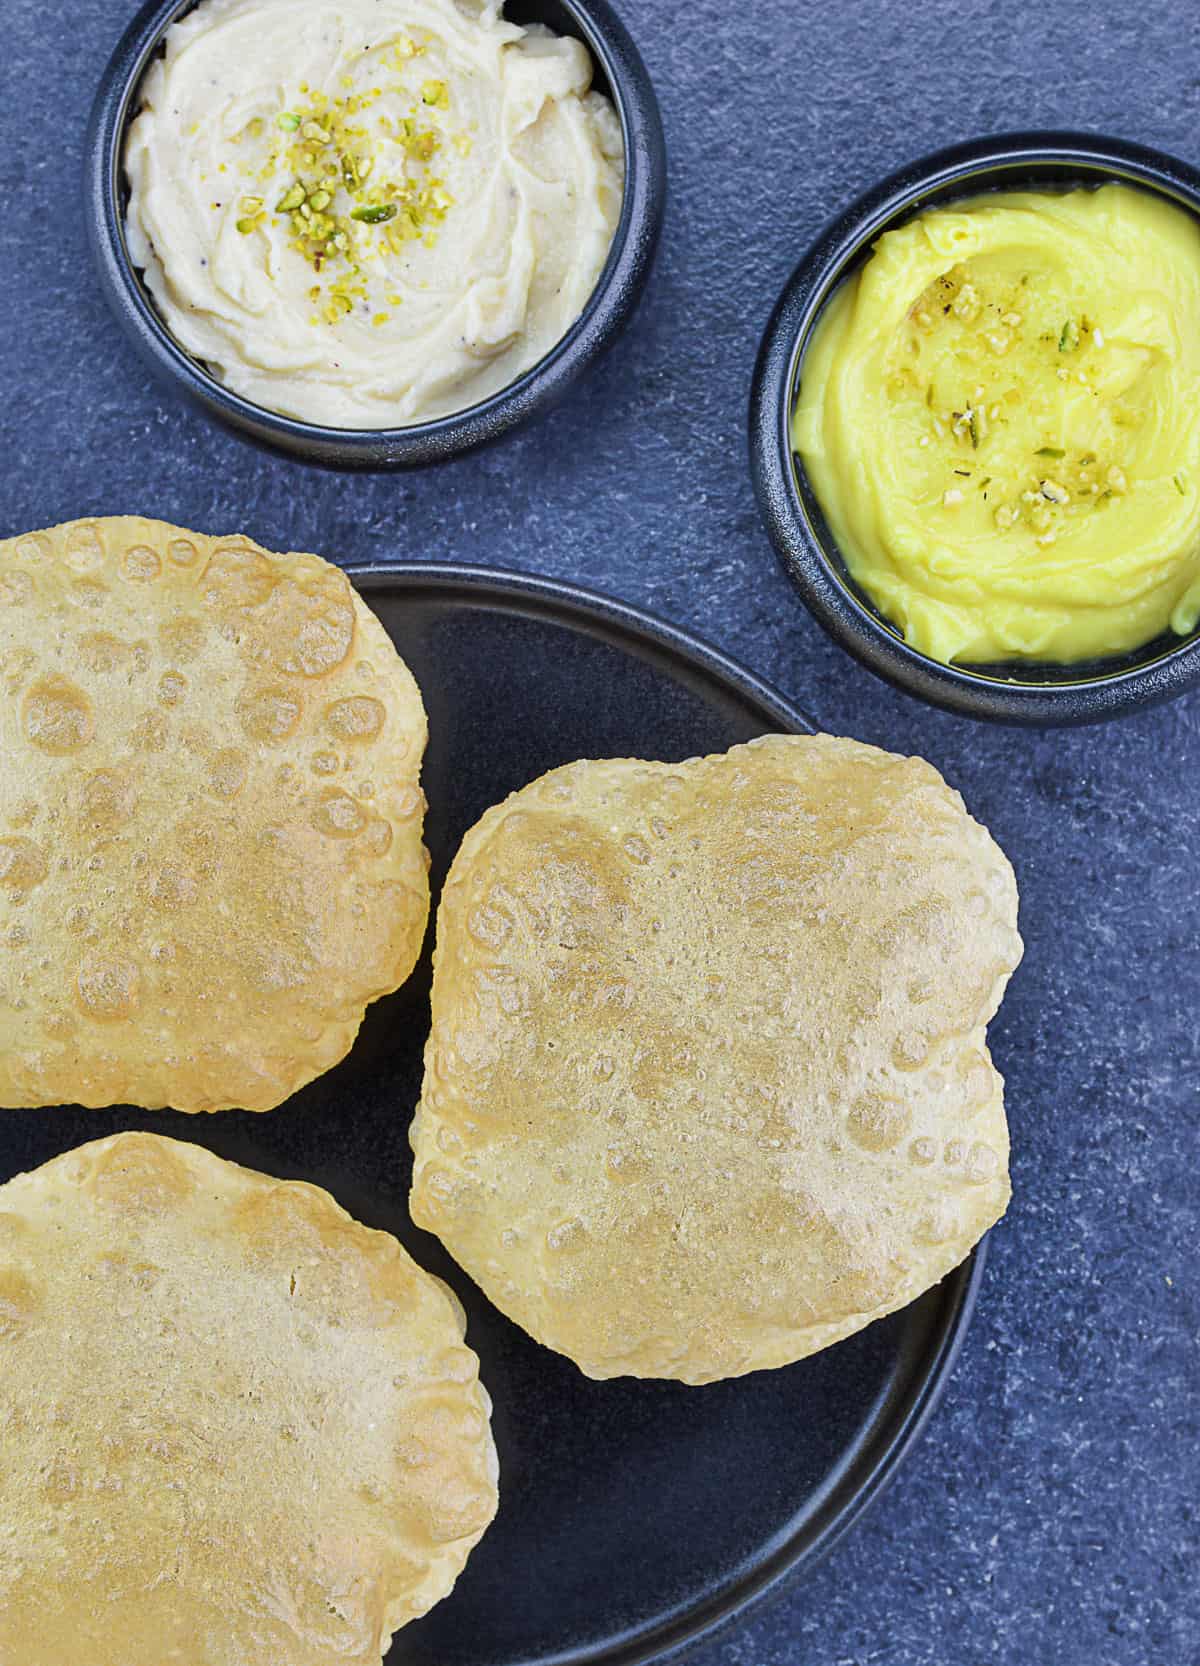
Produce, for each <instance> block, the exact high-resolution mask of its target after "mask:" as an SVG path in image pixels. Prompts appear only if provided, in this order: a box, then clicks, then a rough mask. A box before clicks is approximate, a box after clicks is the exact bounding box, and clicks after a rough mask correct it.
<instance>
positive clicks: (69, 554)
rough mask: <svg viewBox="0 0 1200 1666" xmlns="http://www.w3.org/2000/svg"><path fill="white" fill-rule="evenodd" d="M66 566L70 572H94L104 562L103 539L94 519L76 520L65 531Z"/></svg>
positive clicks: (81, 573) (82, 573)
mask: <svg viewBox="0 0 1200 1666" xmlns="http://www.w3.org/2000/svg"><path fill="white" fill-rule="evenodd" d="M64 550H65V554H66V558H67V566H68V567H70V569H71V571H72V572H75V573H79V574H80V575H86V574H88V573H94V572H95V571H96V570H97V568H99V567H100V566H102V565H103V562H104V540H103V538H102V537H101V536H100V528H99V527H98V526H97V525H96V524H95V522H94V521H77V522H76V523H75V525H74V526H73V527H71V528H70V529H69V530H68V532H67V538H66V544H65V546H64Z"/></svg>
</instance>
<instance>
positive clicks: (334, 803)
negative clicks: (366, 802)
mask: <svg viewBox="0 0 1200 1666" xmlns="http://www.w3.org/2000/svg"><path fill="white" fill-rule="evenodd" d="M366 821H367V817H366V815H365V813H364V811H363V808H362V805H361V804H359V803H358V801H357V800H356V799H353V798H351V797H350V794H349V793H344V792H342V791H341V790H340V788H337V787H335V788H334V789H333V791H332V792H328V793H325V794H324V796H323V797H321V798H319V799H318V800H317V803H316V805H315V806H314V808H313V813H312V823H313V826H314V827H315V828H316V829H317V831H318V832H319V833H324V834H325V835H326V837H327V838H330V839H353V838H354V837H355V835H356V834H358V833H361V832H362V830H363V828H364V827H365V826H366Z"/></svg>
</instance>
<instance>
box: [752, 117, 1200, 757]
mask: <svg viewBox="0 0 1200 1666" xmlns="http://www.w3.org/2000/svg"><path fill="white" fill-rule="evenodd" d="M1108 180H1119V181H1123V182H1124V183H1126V184H1130V185H1137V186H1141V187H1142V188H1143V189H1146V190H1150V191H1156V192H1158V193H1160V194H1161V195H1163V196H1166V197H1169V198H1170V199H1172V200H1173V201H1174V202H1176V203H1178V204H1180V205H1181V206H1182V207H1184V208H1186V209H1188V210H1189V211H1190V212H1191V213H1193V214H1195V215H1197V216H1200V172H1198V171H1197V170H1196V169H1195V168H1192V167H1189V166H1188V164H1187V163H1186V162H1180V161H1178V160H1176V158H1174V157H1171V156H1167V155H1165V154H1164V153H1163V152H1162V151H1155V150H1148V149H1146V148H1145V147H1144V146H1142V145H1134V144H1129V143H1127V142H1126V141H1124V140H1121V139H1103V138H1097V137H1094V136H1092V135H1089V134H1083V133H1022V134H1013V133H1008V134H1000V135H998V136H996V137H994V138H989V139H981V140H975V141H971V142H970V143H967V144H961V145H954V146H952V147H951V148H950V149H948V150H942V151H938V152H937V153H936V154H935V155H933V156H928V157H925V158H924V159H923V160H921V161H918V162H914V163H911V164H910V165H909V166H908V167H906V168H903V169H901V170H900V171H899V172H898V173H895V174H892V175H891V176H890V177H889V178H888V179H885V180H884V181H883V182H882V184H880V185H877V186H875V187H874V189H873V190H871V191H868V192H867V193H866V195H865V196H862V197H860V198H859V200H858V201H857V202H856V203H855V204H854V205H853V206H852V207H851V208H849V209H848V210H847V211H846V212H845V213H844V214H842V215H840V216H839V217H838V218H837V219H836V220H834V221H833V222H832V224H831V225H829V226H827V227H826V228H825V230H824V231H823V232H822V233H821V234H820V236H819V237H818V238H817V240H816V242H815V243H814V244H813V246H812V248H811V249H810V250H809V252H808V254H807V255H806V256H805V257H804V259H803V260H802V261H801V262H800V265H799V266H798V267H797V268H796V270H795V272H793V274H792V276H791V278H790V279H789V280H788V283H787V286H786V288H785V289H784V291H783V294H782V295H781V296H780V298H779V301H778V303H777V305H776V307H775V311H774V313H773V314H772V316H771V321H770V323H769V324H768V325H767V329H766V333H765V335H764V336H763V341H762V346H761V348H760V350H759V356H758V363H757V365H756V367H755V372H754V383H753V388H752V391H751V395H750V466H751V471H752V473H753V477H754V487H755V491H756V493H757V495H758V502H759V508H760V510H761V512H762V515H763V519H764V520H765V522H766V525H767V530H768V532H769V533H770V536H771V541H772V543H773V544H774V545H775V549H776V551H777V553H778V555H779V558H780V560H781V561H782V562H783V565H784V568H785V570H786V571H787V573H788V575H789V576H790V577H791V579H792V580H793V581H794V583H795V585H796V587H797V589H798V590H799V591H800V594H801V596H802V597H803V598H804V601H805V603H806V605H807V606H808V608H809V610H810V612H811V613H812V614H813V615H814V616H815V617H816V619H817V620H818V621H819V622H820V623H821V624H822V625H823V626H824V627H825V629H826V630H827V631H828V632H829V634H830V635H831V636H832V637H833V638H834V640H835V641H837V642H840V643H841V645H842V647H843V648H848V649H849V651H850V652H851V653H852V654H854V655H855V656H856V658H858V659H859V660H861V661H862V663H863V664H864V665H866V666H867V667H868V668H869V669H870V670H872V671H874V672H875V673H876V674H877V675H878V676H880V677H883V678H885V679H886V680H887V681H888V682H891V683H894V684H895V685H896V686H897V687H898V688H902V689H904V690H905V691H906V692H907V693H909V694H916V695H919V696H920V697H921V698H922V699H925V700H929V701H931V702H932V703H933V704H934V705H937V706H944V707H946V708H947V709H948V710H950V711H955V712H962V713H965V714H966V715H967V716H969V717H980V718H989V719H991V720H993V721H995V722H999V723H1030V724H1043V725H1047V724H1058V723H1095V722H1100V721H1102V720H1103V719H1105V718H1110V717H1121V716H1124V715H1126V714H1127V713H1129V712H1132V711H1135V710H1139V709H1140V708H1142V707H1143V706H1146V705H1150V704H1153V703H1154V702H1155V701H1158V700H1167V699H1170V698H1172V697H1173V696H1175V695H1177V694H1182V693H1184V692H1185V691H1186V690H1187V689H1190V688H1193V687H1195V685H1196V684H1197V683H1200V631H1197V632H1195V633H1193V635H1191V636H1189V637H1183V638H1181V637H1178V636H1175V635H1173V634H1167V635H1164V636H1160V637H1158V638H1156V640H1155V641H1153V642H1148V643H1146V644H1145V645H1144V646H1142V647H1141V648H1137V649H1135V650H1134V651H1133V652H1132V653H1129V654H1125V655H1122V656H1120V657H1117V658H1112V659H1103V660H1093V661H1086V662H1080V663H1077V664H1072V665H1054V664H1043V663H1040V662H1038V663H1030V662H1027V661H1013V662H1011V663H1005V664H997V665H986V666H966V665H954V666H952V665H943V664H941V663H940V662H939V661H937V660H934V659H930V658H929V657H928V656H927V655H925V654H920V653H918V652H917V651H916V649H914V648H911V647H909V645H908V643H906V642H905V641H904V639H903V637H902V636H901V634H900V632H899V631H898V630H897V628H896V627H895V626H894V625H893V624H892V623H891V622H890V621H889V620H887V619H886V618H885V617H884V616H883V615H882V614H881V613H880V611H879V609H878V608H877V607H876V606H875V605H874V603H873V602H872V601H871V600H870V598H869V597H868V596H867V595H866V594H865V592H864V591H862V590H861V589H860V588H859V587H858V585H856V584H855V582H854V580H853V579H852V578H851V577H850V573H849V571H848V569H847V566H846V563H845V561H844V559H843V558H842V555H841V552H840V551H839V549H838V547H837V543H836V541H835V539H834V537H833V534H832V532H831V531H830V529H829V526H828V524H827V522H826V520H825V517H824V515H823V514H822V512H821V509H820V506H819V504H818V503H817V501H816V497H815V494H814V492H813V490H812V487H811V485H810V484H809V481H808V479H807V477H806V475H805V472H804V469H803V467H802V465H801V463H800V461H799V459H798V458H797V457H796V456H795V455H794V454H793V452H792V444H791V434H790V420H791V414H792V409H793V406H794V404H795V400H796V394H797V391H798V387H799V382H800V373H801V369H802V363H803V359H804V353H805V350H806V348H807V346H808V343H809V340H810V339H811V336H812V330H813V326H814V324H815V322H816V320H817V318H818V316H819V314H820V312H821V310H822V308H823V307H824V305H825V303H826V301H828V299H829V297H830V296H831V295H832V294H833V292H834V290H836V289H837V287H838V286H839V284H840V283H841V282H842V280H843V279H844V278H845V277H847V275H848V274H849V273H850V272H852V271H853V270H854V268H855V267H856V266H858V265H861V264H862V263H863V261H865V259H866V258H867V257H868V255H869V253H870V250H871V248H872V246H873V245H874V243H875V242H876V240H877V239H878V238H879V237H880V236H881V235H882V234H883V233H884V232H885V231H887V230H889V229H890V228H891V227H893V226H895V225H897V224H899V223H900V222H902V221H904V220H906V219H909V218H911V217H912V216H913V215H914V214H916V213H919V212H920V211H921V210H923V209H925V208H929V207H931V206H933V205H934V204H937V203H944V202H947V201H953V200H955V199H960V198H963V197H966V196H970V195H974V194H976V193H979V192H983V191H988V190H1002V189H1007V190H1012V189H1017V188H1019V189H1029V188H1030V187H1033V188H1035V189H1036V188H1037V187H1038V186H1048V187H1051V188H1059V189H1061V188H1062V187H1064V186H1071V185H1100V184H1103V183H1104V182H1106V181H1108Z"/></svg>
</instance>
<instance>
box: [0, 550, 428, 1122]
mask: <svg viewBox="0 0 1200 1666" xmlns="http://www.w3.org/2000/svg"><path fill="white" fill-rule="evenodd" d="M425 738H426V723H425V712H424V708H423V706H422V704H421V697H420V694H419V692H418V690H417V686H416V684H415V683H414V681H413V679H412V676H411V675H410V673H409V671H408V669H407V667H406V666H405V665H404V664H403V662H402V661H401V660H400V658H399V657H398V655H397V653H396V650H395V648H394V647H393V646H392V643H391V641H390V640H389V639H388V637H387V635H386V634H385V632H384V630H383V627H382V626H381V625H380V624H379V621H378V620H377V619H376V618H375V617H374V615H373V614H372V613H371V612H370V610H369V609H368V608H367V607H366V606H364V604H363V603H362V601H360V599H359V598H358V596H357V595H356V593H355V592H354V590H353V589H352V588H351V586H350V584H349V582H348V580H347V579H346V577H345V575H344V574H343V573H341V572H339V570H338V569H337V568H336V567H332V566H330V565H329V564H328V563H327V562H325V561H322V560H320V559H319V558H318V557H317V556H314V555H271V554H269V553H268V552H267V551H265V550H262V549H259V548H258V546H257V545H256V544H253V543H251V542H250V540H249V539H247V538H240V537H231V538H205V537H200V536H198V535H197V534H195V533H191V532H183V531H180V530H179V529H178V528H177V527H172V526H165V525H164V524H163V523H162V522H160V521H149V520H140V519H136V518H134V517H122V518H119V519H114V520H93V521H77V522H75V523H73V524H71V525H69V526H62V527H57V528H55V529H54V530H52V531H50V532H35V533H30V534H28V535H27V536H25V537H22V538H14V539H10V540H9V541H8V542H6V543H0V756H2V757H3V760H4V767H3V770H0V1106H26V1105H52V1104H57V1103H60V1102H63V1101H71V1102H77V1103H80V1104H84V1105H108V1104H115V1103H121V1102H126V1101H128V1102H132V1103H135V1104H138V1105H145V1106H150V1107H158V1106H164V1105H172V1106H174V1107H176V1109H178V1110H183V1111H210V1110H220V1109H224V1108H226V1107H229V1106H242V1107H245V1108H246V1109H247V1110H255V1111H261V1110H269V1109H270V1108H271V1107H272V1106H274V1105H277V1104H279V1102H280V1101H281V1100H282V1099H285V1098H287V1096H288V1095H289V1094H291V1093H294V1092H295V1090H296V1089H297V1088H299V1087H301V1086H303V1084H304V1083H306V1082H308V1081H310V1080H311V1079H312V1078H313V1077H314V1076H316V1075H319V1074H320V1072H321V1071H323V1070H327V1069H329V1067H330V1066H331V1065H333V1064H335V1063H336V1062H337V1061H338V1060H339V1059H340V1058H342V1057H343V1055H344V1054H345V1053H346V1052H347V1051H348V1050H349V1048H350V1046H351V1044H352V1042H353V1040H354V1036H355V1033H356V1032H357V1030H358V1027H359V1024H360V1023H361V1021H362V1016H363V1011H364V1008H365V1007H366V1004H367V1003H368V1002H369V1001H372V1000H374V999H375V998H376V997H377V996H380V995H383V994H385V993H386V992H388V991H390V990H393V989H395V988H396V987H397V985H398V984H400V983H402V982H403V981H404V979H405V978H406V977H407V976H408V974H409V972H410V971H411V970H412V967H413V964H414V962H415V960H416V958H417V955H418V953H419V951H420V946H421V940H422V937H423V935H424V929H425V922H426V916H427V912H428V880H427V862H426V857H425V852H424V849H423V847H422V844H421V825H422V817H423V813H424V799H423V797H422V795H421V790H420V786H419V775H420V767H421V757H422V753H423V751H424V747H425Z"/></svg>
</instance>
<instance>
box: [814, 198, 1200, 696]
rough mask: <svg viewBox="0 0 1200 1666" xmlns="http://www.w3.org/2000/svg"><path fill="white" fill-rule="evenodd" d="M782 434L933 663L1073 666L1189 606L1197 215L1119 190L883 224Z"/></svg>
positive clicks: (821, 338) (1198, 386)
mask: <svg viewBox="0 0 1200 1666" xmlns="http://www.w3.org/2000/svg"><path fill="white" fill-rule="evenodd" d="M793 442H794V445H795V449H796V451H797V452H798V453H799V455H800V457H801V459H802V461H803V463H804V466H805V469H806V471H807V473H808V476H809V479H810V481H811V483H812V486H813V489H814V491H815V492H816V495H817V498H818V500H819V502H820V504H821V506H822V509H823V510H824V512H825V515H826V518H827V519H828V521H829V525H830V528H831V530H832V532H833V534H834V536H835V538H836V539H837V542H838V545H839V547H840V548H841V550H842V552H843V554H844V556H845V559H846V562H847V565H848V566H849V569H850V572H851V574H852V575H853V577H854V578H855V579H856V580H857V581H858V583H859V584H860V585H861V586H862V587H863V589H864V590H865V591H866V592H867V594H868V595H869V596H870V597H871V598H872V600H873V601H874V602H875V603H876V605H877V606H878V607H879V609H880V610H881V612H882V613H883V614H884V615H885V616H886V617H887V618H888V619H890V620H892V621H893V622H894V623H895V624H896V625H897V626H898V627H899V628H900V629H901V630H902V631H903V633H904V636H905V638H906V639H907V641H908V642H910V643H911V644H912V646H913V647H915V648H917V649H919V650H920V651H921V652H922V653H925V654H928V655H930V656H931V657H932V658H934V659H938V660H942V661H944V662H950V661H960V662H966V663H970V662H989V661H990V662H995V661H1000V660H1008V659H1030V660H1047V661H1067V662H1071V661H1079V660H1085V659H1092V658H1098V657H1104V656H1108V655H1114V654H1119V653H1123V652H1126V651H1128V650H1131V649H1134V648H1137V647H1139V646H1141V645H1142V644H1144V643H1146V642H1149V641H1151V640H1152V639H1153V638H1155V637H1157V636H1158V635H1160V634H1161V633H1163V632H1167V631H1174V632H1177V633H1179V634H1181V635H1184V634H1188V633H1190V632H1191V631H1192V630H1193V629H1194V628H1195V626H1196V623H1197V618H1198V616H1200V224H1198V223H1197V221H1196V220H1195V219H1194V218H1193V217H1192V216H1191V215H1190V214H1188V213H1186V212H1185V211H1184V210H1183V209H1181V208H1177V207H1175V206H1174V205H1173V204H1171V203H1169V202H1167V201H1166V200H1165V199H1163V198H1161V197H1157V196H1155V195H1152V194H1151V193H1149V192H1146V191H1141V190H1138V189H1135V188H1132V187H1129V186H1124V185H1105V186H1102V187H1101V188H1100V189H1098V190H1073V191H1069V192H1064V193H1061V194H1054V193H1051V192H1021V193H1014V192H1003V193H996V194H993V195H990V196H985V197H979V198H977V199H974V200H972V201H969V202H964V203H961V204H957V205H954V206H952V207H948V208H941V209H936V210H932V211H930V212H928V213H925V214H922V215H920V216H919V217H917V218H916V219H914V220H912V221H910V222H909V223H908V224H907V225H904V226H901V227H900V228H899V229H898V230H895V231H891V232H888V233H886V234H885V235H884V236H883V237H882V238H880V240H879V243H878V244H877V245H876V248H875V250H874V252H873V254H872V256H871V258H870V259H869V260H868V261H867V263H866V265H865V266H863V267H862V269H861V270H860V271H859V272H858V273H857V274H856V275H855V276H853V277H852V278H851V279H850V280H849V281H848V282H847V283H846V284H845V285H844V286H843V287H842V289H841V290H840V291H839V292H838V293H837V294H836V295H835V297H834V299H833V300H832V302H831V303H830V305H829V306H828V307H827V309H826V311H825V314H824V316H823V318H822V319H821V320H820V321H819V323H818V326H817V329H816V332H815V334H814V337H813V341H812V344H811V346H810V348H809V350H808V352H807V354H806V357H805V360H804V363H803V366H802V383H801V391H800V396H799V400H798V402H797V407H796V410H795V413H794V420H793Z"/></svg>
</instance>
